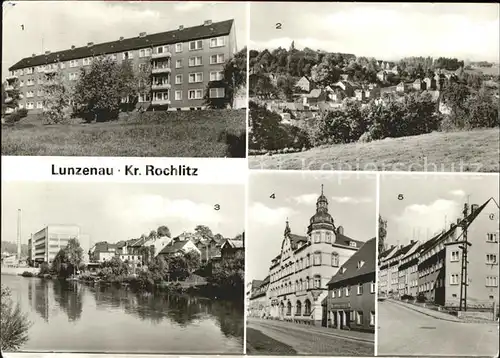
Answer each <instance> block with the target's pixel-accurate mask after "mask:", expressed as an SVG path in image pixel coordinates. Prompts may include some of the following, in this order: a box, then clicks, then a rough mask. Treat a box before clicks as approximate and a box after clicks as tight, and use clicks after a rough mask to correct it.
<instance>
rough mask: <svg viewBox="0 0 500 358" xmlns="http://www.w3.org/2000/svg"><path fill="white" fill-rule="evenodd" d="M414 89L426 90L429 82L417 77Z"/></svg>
mask: <svg viewBox="0 0 500 358" xmlns="http://www.w3.org/2000/svg"><path fill="white" fill-rule="evenodd" d="M412 86H413V89H415V90H416V91H425V90H426V89H427V84H426V82H425V81H424V80H421V79H420V78H417V79H416V80H415V81H413V84H412Z"/></svg>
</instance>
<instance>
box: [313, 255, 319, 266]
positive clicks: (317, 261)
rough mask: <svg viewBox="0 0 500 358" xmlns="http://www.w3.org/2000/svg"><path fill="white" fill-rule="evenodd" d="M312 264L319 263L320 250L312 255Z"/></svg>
mask: <svg viewBox="0 0 500 358" xmlns="http://www.w3.org/2000/svg"><path fill="white" fill-rule="evenodd" d="M313 260H314V262H313V264H314V266H319V265H321V252H315V253H314V256H313Z"/></svg>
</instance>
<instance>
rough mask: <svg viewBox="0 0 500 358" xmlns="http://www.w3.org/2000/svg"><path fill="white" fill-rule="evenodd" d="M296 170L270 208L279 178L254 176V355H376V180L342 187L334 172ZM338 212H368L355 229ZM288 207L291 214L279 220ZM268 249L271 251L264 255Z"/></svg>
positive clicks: (250, 269)
mask: <svg viewBox="0 0 500 358" xmlns="http://www.w3.org/2000/svg"><path fill="white" fill-rule="evenodd" d="M292 175H293V174H292ZM292 175H289V176H288V180H287V184H286V185H283V187H281V188H280V190H279V192H276V194H275V196H276V199H274V200H273V202H274V201H276V203H275V204H274V205H273V204H271V203H269V205H267V207H265V206H264V204H262V202H259V201H257V200H258V199H257V198H259V197H262V195H261V194H262V193H263V192H266V191H269V190H277V188H276V189H272V188H273V186H274V185H273V183H274V184H275V183H276V182H277V181H279V179H280V178H279V176H276V175H274V176H273V175H269V174H261V175H258V176H253V178H252V187H254V188H256V189H254V190H252V192H251V194H250V195H251V198H252V199H251V200H253V201H254V203H253V204H252V206H251V208H253V210H255V213H253V214H252V213H251V214H250V221H249V232H250V234H249V243H248V246H247V252H248V253H247V255H248V257H247V259H248V260H249V261H248V262H249V265H248V266H247V271H246V272H247V277H248V278H247V281H246V285H247V287H246V300H247V336H246V341H247V345H246V349H247V354H251V355H271V354H272V355H275V354H281V355H287V354H299V355H304V354H305V355H328V356H332V355H334V356H341V355H348V356H371V355H374V348H375V342H374V332H375V321H376V319H375V315H376V309H375V267H376V263H375V261H376V260H375V259H376V238H375V229H374V228H375V216H374V215H375V212H371V213H370V209H372V210H373V209H374V204H375V202H374V197H373V195H374V194H375V186H374V181H373V179H374V178H373V177H372V178H368V177H367V178H363V179H359V180H352V181H353V182H355V183H348V184H342V185H337V183H335V181H334V180H335V178H325V179H324V181H320V180H318V179H316V178H312V177H311V178H307V179H309V180H308V181H307V182H306V180H307V179H303V178H302V177H300V176H299V175H293V176H292ZM281 179H283V178H281ZM320 182H321V184H320ZM323 182H324V183H325V184H323ZM306 183H307V184H306ZM313 185H318V186H317V187H316V188H314V187H313ZM314 189H315V190H314ZM310 190H314V191H312V192H311V191H310ZM356 191H357V194H355V192H356ZM259 194H260V195H259ZM352 194H353V195H354V196H350V195H352ZM370 194H371V195H370ZM338 195H340V196H338ZM362 195H367V196H362ZM278 196H279V197H280V198H279V199H278ZM343 202H344V204H342V203H343ZM346 202H347V203H346ZM282 205H287V206H282ZM314 207H315V209H314ZM299 210H300V211H299ZM339 210H344V211H345V212H349V213H353V212H355V211H358V213H359V214H360V215H362V216H359V217H358V221H357V228H356V229H355V228H354V227H351V225H352V221H350V220H349V221H348V222H346V223H343V222H342V220H341V219H340V218H339V216H340V215H339ZM257 211H264V212H268V215H265V216H264V215H262V214H258V213H257ZM285 212H286V213H289V214H290V217H286V218H283V221H282V222H279V221H281V220H279V219H281V218H280V216H281V215H283V214H284V213H285ZM280 213H281V215H280ZM311 215H312V216H311ZM307 217H309V220H307ZM344 217H345V215H344ZM304 219H305V220H304ZM302 220H304V221H302ZM306 220H307V221H306ZM307 224H308V225H307ZM306 225H307V226H306ZM344 225H346V226H344ZM347 225H349V226H347ZM280 226H281V227H280ZM304 226H306V230H305V232H302V230H301V227H304ZM257 227H259V228H262V229H260V230H255V228H257ZM252 228H254V229H252ZM280 229H281V230H280ZM360 233H363V234H362V235H363V236H362V237H358V235H360ZM367 234H368V235H370V234H371V235H373V237H372V238H370V237H365V236H364V235H367ZM254 235H255V236H254ZM257 236H261V237H262V239H260V238H259V239H257ZM353 237H356V238H353ZM263 247H266V248H267V251H268V252H269V254H267V253H266V254H265V255H264V254H262V248H263ZM271 255H272V256H271ZM257 256H259V257H261V259H264V257H265V258H267V257H268V256H271V257H269V262H268V264H267V265H265V266H264V265H262V260H261V261H259V262H260V263H259V264H257V261H256V259H252V258H256V257H257ZM256 265H259V267H257V266H256ZM257 272H260V276H255V275H256V273H257Z"/></svg>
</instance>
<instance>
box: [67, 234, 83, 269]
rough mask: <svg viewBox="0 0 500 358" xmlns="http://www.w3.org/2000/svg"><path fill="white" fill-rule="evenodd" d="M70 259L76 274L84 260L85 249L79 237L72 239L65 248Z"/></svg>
mask: <svg viewBox="0 0 500 358" xmlns="http://www.w3.org/2000/svg"><path fill="white" fill-rule="evenodd" d="M65 250H66V252H67V255H68V261H69V264H70V265H71V268H72V270H73V274H76V270H77V269H78V268H79V267H80V264H81V263H82V261H83V249H82V248H81V246H80V242H79V241H78V240H77V239H70V240H69V241H68V245H67V246H66V248H65Z"/></svg>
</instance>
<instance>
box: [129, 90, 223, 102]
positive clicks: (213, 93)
mask: <svg viewBox="0 0 500 358" xmlns="http://www.w3.org/2000/svg"><path fill="white" fill-rule="evenodd" d="M208 95H209V96H210V98H224V97H225V90H224V88H210V90H209V94H208ZM152 98H153V101H168V100H170V94H169V92H153V97H152ZM182 99H183V91H181V90H176V91H174V100H175V101H182ZM187 99H188V100H197V99H203V90H202V89H190V90H188V91H187ZM122 101H123V102H126V100H125V99H123V100H122ZM150 101H151V96H150V95H149V93H144V94H139V102H150Z"/></svg>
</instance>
